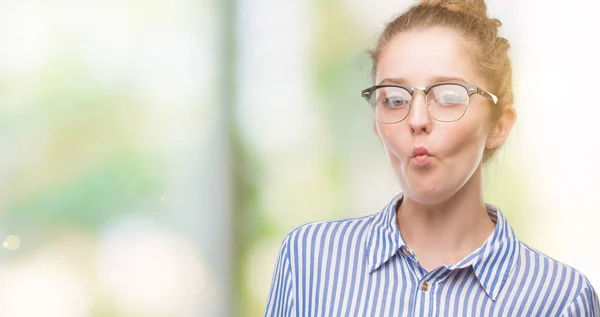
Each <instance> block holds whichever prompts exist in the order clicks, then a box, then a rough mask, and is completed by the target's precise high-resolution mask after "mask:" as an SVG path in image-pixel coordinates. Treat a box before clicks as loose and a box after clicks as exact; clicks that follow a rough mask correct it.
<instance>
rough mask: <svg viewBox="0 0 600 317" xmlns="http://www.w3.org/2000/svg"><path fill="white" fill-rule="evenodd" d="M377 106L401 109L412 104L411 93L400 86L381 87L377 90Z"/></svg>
mask: <svg viewBox="0 0 600 317" xmlns="http://www.w3.org/2000/svg"><path fill="white" fill-rule="evenodd" d="M376 93H377V106H378V107H382V108H387V109H401V108H405V107H408V106H410V101H411V97H410V93H409V92H408V91H407V90H406V89H404V88H400V87H381V88H379V89H378V90H377V91H376Z"/></svg>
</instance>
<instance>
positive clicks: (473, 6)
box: [421, 0, 487, 19]
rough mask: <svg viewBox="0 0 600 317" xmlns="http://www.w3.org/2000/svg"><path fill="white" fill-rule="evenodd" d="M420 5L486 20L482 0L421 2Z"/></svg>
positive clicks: (484, 6) (423, 0) (485, 7)
mask: <svg viewBox="0 0 600 317" xmlns="http://www.w3.org/2000/svg"><path fill="white" fill-rule="evenodd" d="M421 4H422V5H428V6H440V7H444V8H446V9H448V10H450V11H454V12H462V13H466V14H469V15H472V16H474V17H477V18H481V19H484V18H487V6H486V5H485V1H484V0H421Z"/></svg>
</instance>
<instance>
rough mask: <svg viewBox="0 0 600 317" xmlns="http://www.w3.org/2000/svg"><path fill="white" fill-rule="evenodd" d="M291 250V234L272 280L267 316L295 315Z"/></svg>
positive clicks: (282, 249)
mask: <svg viewBox="0 0 600 317" xmlns="http://www.w3.org/2000/svg"><path fill="white" fill-rule="evenodd" d="M289 254H290V252H289V235H288V237H286V239H285V240H284V241H283V243H282V245H281V249H280V251H279V255H278V257H277V263H276V264H275V272H274V273H273V279H272V281H271V290H270V291H269V297H268V300H267V308H266V311H265V317H271V316H273V317H275V316H276V317H282V316H286V317H291V316H294V310H293V308H294V299H293V294H294V290H293V281H292V269H291V263H290V255H289Z"/></svg>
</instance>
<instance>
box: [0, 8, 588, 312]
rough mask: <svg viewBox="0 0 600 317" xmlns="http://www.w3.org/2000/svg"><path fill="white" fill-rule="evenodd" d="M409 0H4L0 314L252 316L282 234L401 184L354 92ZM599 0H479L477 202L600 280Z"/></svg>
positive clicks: (364, 207)
mask: <svg viewBox="0 0 600 317" xmlns="http://www.w3.org/2000/svg"><path fill="white" fill-rule="evenodd" d="M412 3H414V2H413V1H408V0H377V1H363V0H338V1H333V0H311V1H309V0H295V1H274V0H271V1H268V0H199V1H198V0H196V1H192V0H146V1H133V0H102V1H100V0H85V1H75V0H21V1H8V0H0V153H1V154H0V242H2V248H0V316H2V317H21V316H27V317H29V316H36V317H37V316H45V317H79V316H93V317H109V316H110V317H113V316H116V317H120V316H127V317H129V316H133V317H137V316H140V317H146V316H149V317H163V316H165V317H166V316H184V317H187V316H190V317H191V316H243V317H250V316H261V315H262V314H263V310H264V307H265V302H266V297H267V294H268V291H269V287H270V282H271V275H272V273H273V268H274V265H275V260H276V255H277V252H278V249H279V246H280V243H281V241H282V239H283V238H284V236H285V235H286V234H287V233H288V232H289V231H291V230H292V229H294V228H296V227H298V226H300V225H302V224H304V223H307V222H311V221H317V220H327V219H339V218H346V217H355V216H364V215H369V214H373V213H376V212H377V211H379V209H380V208H381V207H382V206H384V205H385V204H386V203H387V202H388V201H389V200H390V199H391V198H392V197H393V196H394V195H395V194H396V193H398V191H399V190H400V189H399V187H398V185H397V184H396V181H395V179H394V176H393V173H392V171H391V169H390V168H389V167H388V164H387V161H386V159H385V156H384V154H383V151H382V150H381V147H380V144H379V142H378V140H377V138H376V136H375V134H374V133H373V131H372V129H371V124H372V118H371V117H370V110H369V108H368V106H367V104H366V103H364V101H363V100H362V99H361V98H360V96H359V91H360V90H361V89H362V88H365V87H367V86H369V85H370V84H371V82H370V63H369V60H368V55H367V53H366V52H367V49H369V48H370V47H372V45H373V43H374V42H375V40H376V38H377V35H378V33H379V32H380V31H381V29H382V27H383V25H384V23H385V22H386V21H388V20H389V19H391V18H392V17H393V16H394V15H395V14H397V13H399V12H401V11H403V10H405V9H406V8H407V7H408V6H409V5H410V4H412ZM598 6H599V5H598V3H597V2H595V1H593V0H574V1H570V2H568V3H567V2H565V1H564V0H551V1H547V0H528V1H517V0H489V1H488V9H489V13H490V15H491V16H494V17H497V18H499V19H500V20H501V21H502V22H503V23H504V27H503V28H502V30H501V33H502V34H503V35H504V36H505V37H507V38H508V39H509V40H510V41H511V44H512V47H513V48H512V53H511V54H512V58H513V63H514V83H515V92H516V105H515V106H516V108H517V110H518V114H519V118H518V122H517V126H516V128H515V130H514V131H513V133H512V135H511V137H510V138H509V141H508V144H507V145H506V146H505V147H504V148H503V150H502V151H501V152H500V153H498V155H497V157H496V159H495V160H494V161H493V162H492V163H491V164H489V165H488V166H487V167H486V170H485V175H486V188H485V190H486V200H487V201H488V202H489V203H492V204H495V205H497V206H499V207H500V208H501V209H502V210H503V212H504V213H505V215H506V216H507V217H508V219H509V221H510V222H511V224H512V225H513V227H514V229H515V230H516V232H517V234H518V235H519V236H520V238H521V239H522V240H523V241H524V242H526V243H528V244H530V245H532V246H534V247H535V248H537V249H539V250H541V251H542V252H544V253H546V254H548V255H550V256H552V257H554V258H556V259H558V260H560V261H562V262H565V263H568V264H570V265H571V266H574V267H575V268H577V269H579V270H581V271H582V272H584V273H585V274H586V275H587V276H588V278H589V279H590V280H591V282H592V284H593V285H595V287H596V289H600V254H599V253H598V252H597V246H598V243H599V242H600V230H599V229H600V228H599V227H600V215H599V214H600V208H599V207H598V206H600V164H598V162H600V141H599V140H598V136H599V135H600V124H598V120H599V119H598V118H599V115H600V103H599V100H598V99H597V98H598V96H596V95H595V93H596V92H597V91H598V90H599V88H598V85H597V76H598V74H599V73H600V62H599V60H598V58H597V56H600V47H598V46H597V45H596V44H597V43H596V42H597V40H596V36H597V34H596V33H597V31H598V30H599V28H600V22H599V21H598V19H597V17H596V15H595V12H597V10H598Z"/></svg>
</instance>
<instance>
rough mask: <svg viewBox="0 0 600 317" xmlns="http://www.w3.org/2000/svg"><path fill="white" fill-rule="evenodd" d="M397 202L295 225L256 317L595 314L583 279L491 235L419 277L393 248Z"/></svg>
mask: <svg viewBox="0 0 600 317" xmlns="http://www.w3.org/2000/svg"><path fill="white" fill-rule="evenodd" d="M401 201H402V194H400V195H398V196H396V197H395V198H394V199H393V200H392V201H391V202H390V203H389V204H388V205H387V206H386V207H385V208H384V209H383V210H381V211H380V212H379V213H377V214H375V215H371V216H368V217H363V218H357V219H346V220H340V221H325V222H317V223H310V224H306V225H304V226H301V227H299V228H297V229H295V230H293V231H292V232H291V233H289V234H288V235H287V236H286V238H285V239H284V241H283V243H282V246H281V250H280V253H279V257H278V260H277V264H276V266H275V273H274V276H273V281H272V283H271V290H270V294H269V298H268V302H267V308H266V313H265V316H296V317H300V316H310V317H314V316H596V317H600V305H599V304H598V295H597V294H596V292H595V291H594V289H593V288H592V285H591V284H590V283H589V281H588V280H587V279H586V277H585V276H584V275H582V274H581V273H579V272H578V271H577V270H575V269H573V268H571V267H569V266H567V265H564V264H562V263H560V262H558V261H555V260H553V259H551V258H549V257H548V256H546V255H544V254H542V253H540V252H538V251H536V250H534V249H532V248H531V247H529V246H527V245H525V244H523V243H522V242H520V241H519V240H518V239H517V237H516V236H515V234H514V232H513V230H512V228H511V227H510V226H509V224H508V222H507V221H506V219H505V218H504V216H503V215H502V213H501V212H500V210H499V209H498V208H496V207H494V206H492V205H489V204H486V207H487V212H488V214H489V216H490V219H492V220H493V221H494V222H495V224H496V225H495V228H494V231H493V232H492V234H491V235H490V237H489V238H488V239H487V240H486V241H485V243H484V244H483V245H482V246H481V247H480V248H478V249H477V250H475V251H474V252H473V253H471V254H470V255H468V256H467V257H466V258H464V259H463V260H461V261H459V262H458V263H456V264H453V265H447V266H441V267H438V268H437V269H434V270H432V271H430V272H427V271H426V270H424V269H423V268H422V267H421V266H420V265H419V262H418V260H417V258H416V257H415V255H414V253H413V252H412V251H411V250H410V248H409V247H408V246H407V245H406V244H405V243H404V241H403V240H402V236H401V235H400V231H399V230H398V226H397V224H396V213H395V211H396V207H397V205H398V204H399V203H400V202H401Z"/></svg>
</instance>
